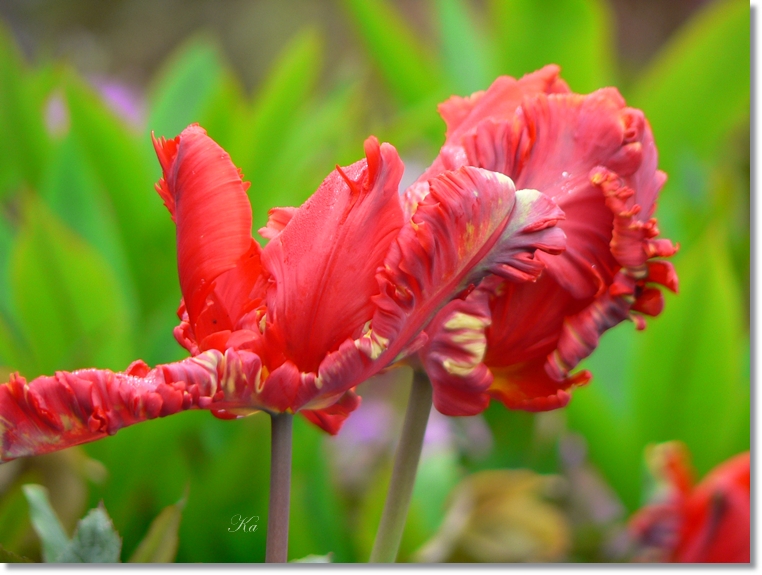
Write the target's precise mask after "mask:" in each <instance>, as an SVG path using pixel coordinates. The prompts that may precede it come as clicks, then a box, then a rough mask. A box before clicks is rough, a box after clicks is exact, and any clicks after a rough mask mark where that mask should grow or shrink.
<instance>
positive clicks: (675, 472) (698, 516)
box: [630, 442, 751, 563]
mask: <svg viewBox="0 0 762 575" xmlns="http://www.w3.org/2000/svg"><path fill="white" fill-rule="evenodd" d="M648 459H649V464H650V467H651V470H652V473H653V474H654V476H655V478H656V480H657V490H656V492H655V495H654V500H653V501H652V503H651V504H649V505H647V506H646V507H644V508H642V509H641V510H640V511H638V512H637V513H636V514H635V515H634V516H633V518H632V519H631V520H630V530H631V532H632V534H633V536H634V539H635V541H636V543H637V545H638V552H637V555H636V558H637V559H639V560H641V561H659V562H674V563H749V562H750V561H751V534H750V524H751V499H750V457H749V452H748V451H747V452H746V453H741V454H739V455H736V456H734V457H732V458H730V459H729V460H727V461H725V462H724V463H722V464H720V465H718V466H717V467H715V468H714V469H713V470H712V471H710V472H709V474H708V475H707V476H706V477H704V479H703V480H702V481H701V482H700V483H699V484H698V485H696V486H694V485H693V477H692V476H693V472H692V469H691V467H690V463H689V461H688V454H687V451H686V449H685V448H684V446H682V444H680V443H676V442H672V443H666V444H662V445H659V446H656V448H652V449H651V450H650V452H649V453H648Z"/></svg>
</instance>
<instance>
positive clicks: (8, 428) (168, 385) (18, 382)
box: [0, 350, 260, 461]
mask: <svg viewBox="0 0 762 575" xmlns="http://www.w3.org/2000/svg"><path fill="white" fill-rule="evenodd" d="M259 370H260V362H259V358H258V357H257V356H256V355H254V354H251V353H245V352H243V353H240V354H238V353H236V352H234V351H232V350H229V351H228V352H227V353H226V354H225V355H223V354H221V353H220V352H217V351H211V352H207V353H204V354H202V355H199V356H197V357H193V358H189V359H186V360H183V361H180V362H177V363H173V364H166V365H160V366H157V367H155V368H154V369H151V370H149V369H148V366H146V365H145V364H144V363H143V362H135V363H133V364H132V365H130V367H129V368H128V369H127V371H125V372H123V373H114V372H112V371H109V370H105V369H82V370H79V371H74V372H71V373H70V372H58V373H56V375H55V376H42V377H38V378H36V379H34V380H32V381H31V382H29V383H28V384H27V382H26V381H25V380H24V379H23V378H21V377H19V376H12V377H11V380H10V381H9V382H8V383H6V384H4V385H0V461H9V460H11V459H15V458H17V457H24V456H29V455H39V454H42V453H49V452H51V451H57V450H59V449H64V448H66V447H71V446H73V445H79V444H81V443H87V442H89V441H94V440H96V439H101V438H103V437H106V436H107V435H113V434H114V433H116V432H117V431H118V430H119V429H121V428H123V427H127V426H128V425H133V424H134V423H139V422H141V421H145V420H147V419H153V418H155V417H164V416H167V415H172V414H174V413H177V412H179V411H185V410H188V409H198V408H209V407H211V406H212V405H214V406H215V407H217V408H225V409H235V408H248V409H251V408H252V407H251V404H250V402H249V398H250V396H251V389H250V387H251V384H250V383H249V382H253V381H254V380H255V379H256V378H258V377H259Z"/></svg>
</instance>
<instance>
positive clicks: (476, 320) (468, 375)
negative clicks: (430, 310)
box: [421, 290, 492, 415]
mask: <svg viewBox="0 0 762 575" xmlns="http://www.w3.org/2000/svg"><path fill="white" fill-rule="evenodd" d="M473 296H474V297H468V298H466V299H465V300H461V299H456V300H453V301H452V302H450V303H449V304H447V305H446V306H445V307H444V308H442V311H440V312H439V313H438V314H437V315H436V317H435V318H434V320H433V321H432V322H431V324H430V325H429V327H428V328H427V332H429V333H432V334H436V337H435V338H433V339H431V340H430V344H429V345H427V346H426V347H425V348H424V350H423V352H422V353H421V357H422V359H423V361H424V366H425V368H426V373H427V375H428V376H429V379H430V380H431V385H432V387H433V391H434V395H433V400H434V407H436V408H437V410H438V411H439V412H440V413H442V414H444V415H476V414H477V413H481V412H482V411H484V410H485V409H486V408H487V405H489V401H490V396H489V394H488V393H487V390H488V389H489V387H490V385H491V384H492V372H491V371H490V370H489V369H487V366H486V365H484V363H482V362H483V360H484V352H485V351H486V349H487V337H486V335H485V329H486V328H487V327H488V326H489V324H490V322H491V321H492V320H491V314H490V311H489V297H488V296H489V294H488V293H487V292H486V291H484V290H478V291H476V292H474V293H473Z"/></svg>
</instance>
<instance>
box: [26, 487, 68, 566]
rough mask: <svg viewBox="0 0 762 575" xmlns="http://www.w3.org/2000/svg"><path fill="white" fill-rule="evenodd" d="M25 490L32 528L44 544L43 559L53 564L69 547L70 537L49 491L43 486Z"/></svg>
mask: <svg viewBox="0 0 762 575" xmlns="http://www.w3.org/2000/svg"><path fill="white" fill-rule="evenodd" d="M23 490H24V495H25V496H26V500H27V502H28V503H29V516H30V517H31V519H32V527H34V530H35V532H36V533H37V535H38V536H39V538H40V541H41V542H42V557H43V559H44V560H45V562H46V563H53V562H55V561H57V560H58V557H59V556H60V555H61V554H62V553H63V552H64V550H65V549H66V547H67V546H68V545H69V537H68V536H67V535H66V532H65V531H64V528H63V526H62V525H61V522H60V521H59V520H58V516H57V515H56V512H55V511H54V510H53V508H52V507H51V506H50V501H49V500H48V490H47V489H45V488H44V487H43V486H42V485H24V486H23Z"/></svg>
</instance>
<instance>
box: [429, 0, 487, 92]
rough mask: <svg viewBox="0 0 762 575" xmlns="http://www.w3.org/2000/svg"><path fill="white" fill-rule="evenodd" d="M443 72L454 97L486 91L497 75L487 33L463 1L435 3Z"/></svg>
mask: <svg viewBox="0 0 762 575" xmlns="http://www.w3.org/2000/svg"><path fill="white" fill-rule="evenodd" d="M434 8H435V10H436V14H437V21H438V24H439V35H440V42H441V45H442V56H443V63H444V69H445V72H446V73H447V77H448V80H449V83H450V86H451V89H452V90H453V91H454V93H456V94H462V95H466V94H471V93H472V92H476V91H477V90H486V89H487V88H488V87H489V85H490V84H491V83H492V81H493V80H494V79H495V77H496V76H497V75H498V73H497V69H498V66H497V64H496V62H495V57H496V56H495V54H494V53H493V52H492V50H491V49H492V48H493V47H494V46H495V44H494V42H488V41H487V40H488V38H485V36H486V32H485V31H484V30H482V29H480V27H479V25H478V24H479V23H477V22H476V21H475V19H474V15H473V13H472V11H471V10H470V8H469V5H468V4H466V3H465V2H463V1H462V0H435V2H434Z"/></svg>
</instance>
